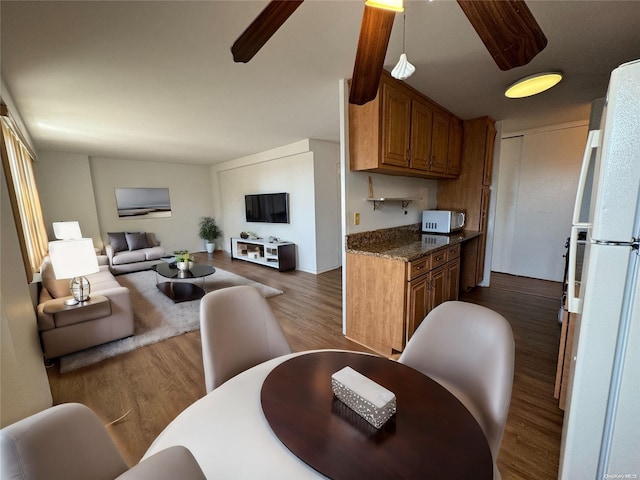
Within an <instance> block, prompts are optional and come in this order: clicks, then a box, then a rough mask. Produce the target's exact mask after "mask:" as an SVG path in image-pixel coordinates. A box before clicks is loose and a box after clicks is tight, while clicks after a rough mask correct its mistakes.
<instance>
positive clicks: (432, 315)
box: [398, 301, 515, 478]
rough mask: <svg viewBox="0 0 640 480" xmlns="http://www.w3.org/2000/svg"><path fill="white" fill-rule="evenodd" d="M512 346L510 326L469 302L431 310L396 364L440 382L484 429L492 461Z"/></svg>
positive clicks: (503, 417) (505, 406) (509, 381)
mask: <svg viewBox="0 0 640 480" xmlns="http://www.w3.org/2000/svg"><path fill="white" fill-rule="evenodd" d="M514 358H515V343H514V340H513V333H512V331H511V326H510V325H509V322H508V321H507V320H506V319H505V318H504V317H503V316H502V315H500V314H499V313H497V312H494V311H493V310H490V309H488V308H486V307H482V306H480V305H475V304H472V303H465V302H458V301H451V302H445V303H442V304H440V305H439V306H437V307H436V308H434V309H433V310H432V311H431V312H429V314H427V316H426V318H425V319H424V320H423V321H422V323H421V324H420V326H419V327H418V329H417V330H416V331H415V333H414V334H413V336H412V337H411V339H410V340H409V342H408V343H407V346H406V347H405V349H404V351H403V352H402V355H401V356H400V359H399V360H398V361H399V362H400V363H404V364H406V365H409V366H410V367H413V368H415V369H416V370H419V371H420V372H422V373H424V374H425V375H427V376H429V377H431V378H432V379H433V380H435V381H437V382H438V383H440V384H441V385H442V386H444V387H445V388H446V389H447V390H449V391H450V392H451V393H452V394H453V395H455V396H456V397H457V398H458V400H460V401H461V402H462V403H463V404H464V405H465V406H466V407H467V408H468V409H469V411H471V413H472V414H473V416H474V417H475V419H476V420H477V421H478V424H479V425H480V427H481V428H482V430H483V431H484V434H485V436H486V437H487V441H488V443H489V448H490V449H491V454H492V456H493V461H494V472H496V477H494V478H499V472H498V471H497V468H496V467H495V462H496V459H497V457H498V451H499V450H500V444H501V442H502V436H503V434H504V428H505V425H506V422H507V414H508V413H509V405H510V403H511V388H512V385H513V369H514Z"/></svg>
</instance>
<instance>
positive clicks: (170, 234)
mask: <svg viewBox="0 0 640 480" xmlns="http://www.w3.org/2000/svg"><path fill="white" fill-rule="evenodd" d="M90 166H91V178H92V182H93V191H94V194H95V205H96V210H97V213H98V221H99V224H100V232H101V234H102V237H103V239H104V240H105V241H106V240H107V238H108V237H107V233H108V232H121V231H129V232H131V231H135V232H137V231H144V232H154V233H155V234H156V237H157V238H158V240H160V242H161V245H162V246H163V247H164V248H165V250H166V251H167V252H168V253H170V252H173V251H174V250H189V251H203V250H205V246H204V241H203V240H201V239H200V237H199V236H198V230H199V227H198V222H199V221H200V217H203V216H206V215H212V213H213V196H212V190H211V180H210V176H209V167H208V166H202V165H178V164H168V163H156V162H139V161H132V160H115V159H110V158H99V157H96V158H93V157H92V158H91V159H90ZM116 187H161V188H169V196H170V198H171V212H172V213H171V217H167V218H125V219H122V218H119V217H118V211H117V208H116V197H115V188H116Z"/></svg>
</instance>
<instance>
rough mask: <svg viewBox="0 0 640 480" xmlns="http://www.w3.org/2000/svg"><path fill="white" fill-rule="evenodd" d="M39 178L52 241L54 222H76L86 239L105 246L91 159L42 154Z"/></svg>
mask: <svg viewBox="0 0 640 480" xmlns="http://www.w3.org/2000/svg"><path fill="white" fill-rule="evenodd" d="M35 170H36V177H37V179H38V189H39V193H40V203H41V205H42V214H43V215H44V221H45V226H46V227H47V234H48V235H49V239H50V240H55V237H54V235H53V227H52V223H53V222H61V221H64V222H66V221H71V220H77V221H78V222H79V223H80V230H81V231H82V235H83V236H84V237H85V238H93V244H94V246H96V247H98V248H101V247H102V237H101V235H100V225H99V224H98V212H97V210H96V204H95V197H94V191H93V182H92V181H91V169H90V166H89V157H88V156H87V155H78V154H73V153H61V152H40V153H39V154H38V161H37V162H36V168H35Z"/></svg>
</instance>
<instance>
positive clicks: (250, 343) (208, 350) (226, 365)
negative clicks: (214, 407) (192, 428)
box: [200, 286, 291, 393]
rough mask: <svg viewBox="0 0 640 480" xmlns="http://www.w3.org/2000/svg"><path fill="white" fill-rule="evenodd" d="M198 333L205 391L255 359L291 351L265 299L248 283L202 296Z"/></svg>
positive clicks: (256, 363)
mask: <svg viewBox="0 0 640 480" xmlns="http://www.w3.org/2000/svg"><path fill="white" fill-rule="evenodd" d="M200 334H201V337H202V360H203V363H204V379H205V384H206V390H207V393H209V392H211V391H212V390H213V389H215V388H217V387H218V386H220V385H221V384H223V383H224V382H226V381H227V380H229V379H230V378H231V377H234V376H235V375H237V374H239V373H241V372H243V371H245V370H247V369H249V368H251V367H253V366H255V365H258V364H259V363H262V362H265V361H267V360H271V359H272V358H275V357H279V356H281V355H286V354H288V353H291V347H290V346H289V342H288V341H287V339H286V337H285V335H284V333H283V331H282V328H281V327H280V324H279V323H278V319H277V318H276V317H275V316H274V315H273V312H272V311H271V307H269V303H268V302H267V301H266V300H265V298H264V297H263V296H262V295H261V294H260V292H258V290H256V289H255V288H253V287H250V286H237V287H229V288H223V289H220V290H216V291H213V292H210V293H207V294H206V295H205V296H204V297H202V301H201V303H200Z"/></svg>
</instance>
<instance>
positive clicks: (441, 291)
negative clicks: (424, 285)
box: [429, 264, 448, 311]
mask: <svg viewBox="0 0 640 480" xmlns="http://www.w3.org/2000/svg"><path fill="white" fill-rule="evenodd" d="M447 288H448V285H447V266H446V264H445V265H442V266H441V267H438V268H436V269H434V270H431V282H430V291H429V297H430V298H429V300H430V301H429V311H431V310H433V309H434V308H436V307H437V306H438V305H440V304H441V303H442V302H444V301H445V299H446V297H445V296H446V294H447Z"/></svg>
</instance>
